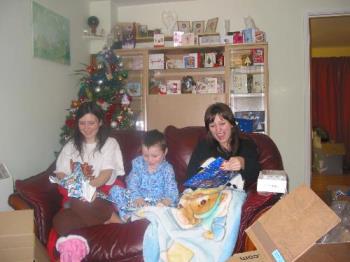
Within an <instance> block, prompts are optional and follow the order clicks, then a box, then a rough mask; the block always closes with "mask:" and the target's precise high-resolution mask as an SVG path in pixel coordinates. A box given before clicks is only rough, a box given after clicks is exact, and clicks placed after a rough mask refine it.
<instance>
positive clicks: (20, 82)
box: [0, 0, 89, 197]
mask: <svg viewBox="0 0 350 262" xmlns="http://www.w3.org/2000/svg"><path fill="white" fill-rule="evenodd" d="M31 2H32V1H31V0H1V2H0V24H1V26H0V35H1V38H0V39H1V40H0V50H1V61H2V62H1V63H0V76H1V77H0V79H1V83H0V119H1V122H0V125H1V128H0V162H4V163H5V164H6V165H7V167H8V168H9V170H10V172H11V173H12V175H13V176H14V178H15V179H23V178H26V177H29V176H32V175H35V174H36V173H38V172H39V171H43V170H45V169H46V168H47V167H48V165H49V164H50V163H51V162H52V161H53V160H54V151H58V150H59V149H60V146H59V134H60V129H61V127H62V125H63V123H64V120H65V115H66V113H67V112H66V110H65V109H67V108H69V105H70V101H71V100H72V99H73V98H74V97H76V93H77V80H78V78H77V77H76V76H74V75H73V72H74V70H75V69H80V68H81V64H80V63H86V62H87V61H88V58H89V56H88V53H89V52H88V43H87V42H86V40H83V39H82V31H83V28H84V27H86V25H85V24H86V18H87V16H88V13H89V7H88V2H87V1H85V0H75V1H71V0H60V1H57V0H36V2H38V3H40V4H42V5H44V6H46V7H47V8H49V9H50V10H52V11H54V12H56V13H58V14H60V15H62V16H64V17H66V18H68V19H69V21H70V30H71V34H70V50H71V65H70V66H67V65H62V64H58V63H54V62H51V61H46V60H42V59H38V58H34V57H33V51H32V11H31V10H32V9H31ZM1 197H2V196H1Z"/></svg>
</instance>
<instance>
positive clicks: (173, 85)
mask: <svg viewBox="0 0 350 262" xmlns="http://www.w3.org/2000/svg"><path fill="white" fill-rule="evenodd" d="M166 89H167V94H168V95H179V94H181V80H168V81H167V82H166Z"/></svg>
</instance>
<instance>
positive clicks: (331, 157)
mask: <svg viewBox="0 0 350 262" xmlns="http://www.w3.org/2000/svg"><path fill="white" fill-rule="evenodd" d="M332 150H333V149H331V151H326V150H324V149H319V148H314V149H313V167H314V169H315V170H316V171H317V172H318V173H324V174H330V175H332V174H343V155H340V154H333V153H327V152H332ZM334 152H335V151H334Z"/></svg>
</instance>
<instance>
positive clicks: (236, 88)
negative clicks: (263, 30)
mask: <svg viewBox="0 0 350 262" xmlns="http://www.w3.org/2000/svg"><path fill="white" fill-rule="evenodd" d="M267 51H268V50H267V44H266V43H263V44H242V45H231V46H229V47H228V58H229V71H230V76H229V79H228V81H229V86H230V91H229V105H230V107H231V109H232V110H233V112H234V114H235V117H236V119H238V120H241V119H243V120H248V122H247V121H246V123H249V125H247V126H245V127H244V128H243V130H244V131H253V132H261V133H268V131H269V122H268V120H269V116H268V64H267V57H268V56H267ZM238 122H239V121H238Z"/></svg>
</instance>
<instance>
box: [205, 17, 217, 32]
mask: <svg viewBox="0 0 350 262" xmlns="http://www.w3.org/2000/svg"><path fill="white" fill-rule="evenodd" d="M218 21H219V17H215V18H211V19H209V20H208V21H207V26H206V27H205V32H206V33H215V32H216V27H217V25H218Z"/></svg>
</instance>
